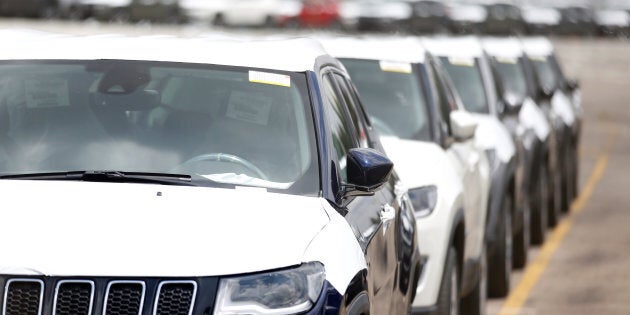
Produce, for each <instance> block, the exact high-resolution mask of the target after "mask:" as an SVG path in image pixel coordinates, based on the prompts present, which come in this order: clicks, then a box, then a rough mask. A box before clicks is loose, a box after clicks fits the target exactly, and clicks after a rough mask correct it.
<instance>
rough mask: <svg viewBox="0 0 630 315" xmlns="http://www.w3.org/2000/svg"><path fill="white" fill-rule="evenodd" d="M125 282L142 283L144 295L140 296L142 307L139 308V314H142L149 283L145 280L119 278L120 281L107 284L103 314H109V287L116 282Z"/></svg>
mask: <svg viewBox="0 0 630 315" xmlns="http://www.w3.org/2000/svg"><path fill="white" fill-rule="evenodd" d="M121 283H122V284H125V283H131V284H140V285H142V295H141V296H140V308H139V309H138V315H140V314H142V309H143V308H144V294H145V293H146V291H147V285H146V284H145V283H144V281H126V280H118V281H110V282H109V283H108V284H107V290H105V301H104V303H103V315H107V303H108V302H107V301H108V300H109V289H111V287H112V285H114V284H121Z"/></svg>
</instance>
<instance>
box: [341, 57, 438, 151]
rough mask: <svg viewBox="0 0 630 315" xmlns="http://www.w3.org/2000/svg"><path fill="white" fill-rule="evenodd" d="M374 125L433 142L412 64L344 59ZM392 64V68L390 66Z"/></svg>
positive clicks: (386, 131)
mask: <svg viewBox="0 0 630 315" xmlns="http://www.w3.org/2000/svg"><path fill="white" fill-rule="evenodd" d="M342 62H343V64H344V65H345V67H346V69H347V70H348V73H349V74H350V76H351V77H352V81H353V82H354V84H355V85H356V87H357V89H358V92H359V95H360V97H361V102H362V103H363V106H365V109H366V111H367V113H368V115H370V119H371V121H372V125H373V126H374V127H375V128H376V129H377V130H378V131H379V132H380V133H381V134H383V135H395V136H397V137H400V138H403V139H412V140H422V141H430V140H431V134H430V126H429V119H428V114H427V108H426V101H425V98H424V95H423V94H422V91H421V89H420V87H421V85H420V80H419V79H418V76H417V75H416V73H415V71H414V69H413V68H412V66H411V65H410V64H398V65H395V64H391V65H388V64H384V63H382V62H379V61H373V60H355V59H345V60H342ZM390 66H391V67H390Z"/></svg>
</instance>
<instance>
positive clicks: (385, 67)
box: [379, 61, 412, 74]
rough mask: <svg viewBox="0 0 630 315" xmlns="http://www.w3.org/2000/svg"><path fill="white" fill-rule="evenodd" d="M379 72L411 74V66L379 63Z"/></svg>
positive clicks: (389, 62)
mask: <svg viewBox="0 0 630 315" xmlns="http://www.w3.org/2000/svg"><path fill="white" fill-rule="evenodd" d="M379 65H380V67H381V70H382V71H384V72H396V73H407V74H409V73H411V72H412V71H411V70H412V69H411V64H410V63H406V62H393V61H381V62H379Z"/></svg>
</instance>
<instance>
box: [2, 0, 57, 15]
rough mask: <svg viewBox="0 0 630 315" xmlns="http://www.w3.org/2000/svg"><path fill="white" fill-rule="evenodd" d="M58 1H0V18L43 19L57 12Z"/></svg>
mask: <svg viewBox="0 0 630 315" xmlns="http://www.w3.org/2000/svg"><path fill="white" fill-rule="evenodd" d="M57 1H58V0H0V16H20V17H34V18H39V17H42V18H45V17H52V16H54V15H55V13H56V12H57V6H58V3H57Z"/></svg>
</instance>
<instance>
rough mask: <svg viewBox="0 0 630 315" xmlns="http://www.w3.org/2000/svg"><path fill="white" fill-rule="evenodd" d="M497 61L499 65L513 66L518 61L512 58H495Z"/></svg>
mask: <svg viewBox="0 0 630 315" xmlns="http://www.w3.org/2000/svg"><path fill="white" fill-rule="evenodd" d="M497 61H498V62H499V63H506V64H511V65H515V64H516V63H517V62H518V59H517V58H514V57H497Z"/></svg>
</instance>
